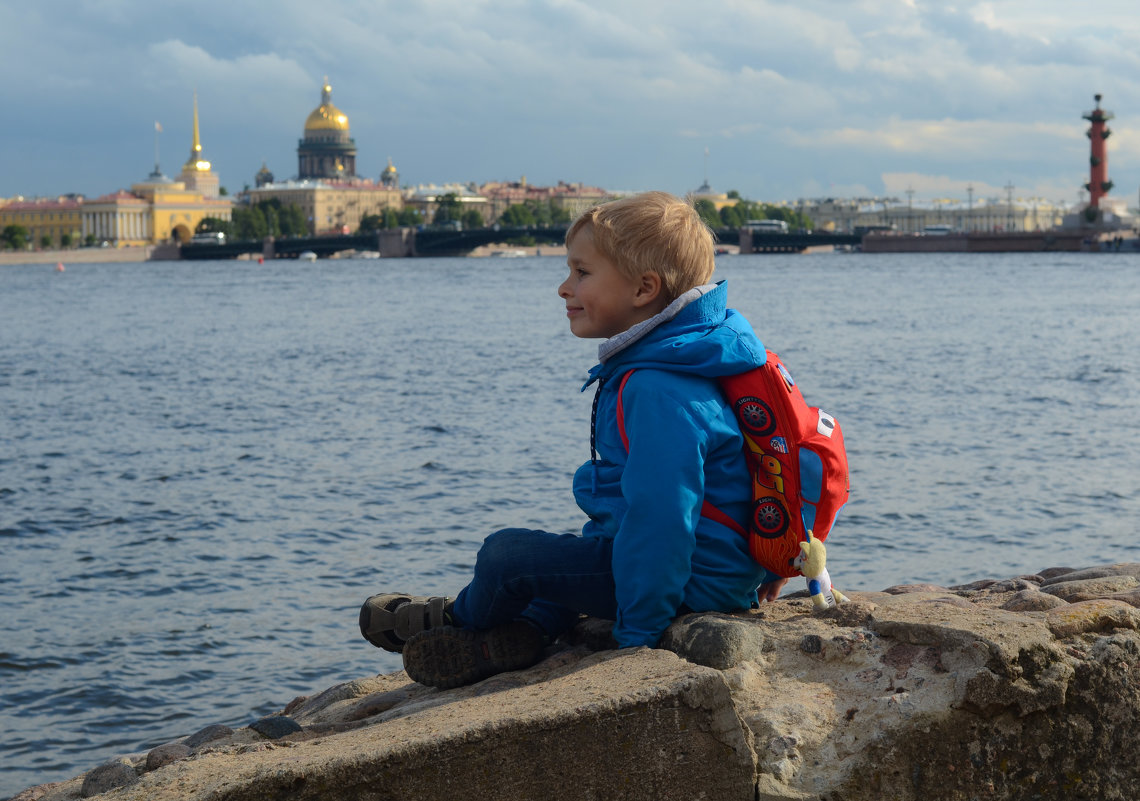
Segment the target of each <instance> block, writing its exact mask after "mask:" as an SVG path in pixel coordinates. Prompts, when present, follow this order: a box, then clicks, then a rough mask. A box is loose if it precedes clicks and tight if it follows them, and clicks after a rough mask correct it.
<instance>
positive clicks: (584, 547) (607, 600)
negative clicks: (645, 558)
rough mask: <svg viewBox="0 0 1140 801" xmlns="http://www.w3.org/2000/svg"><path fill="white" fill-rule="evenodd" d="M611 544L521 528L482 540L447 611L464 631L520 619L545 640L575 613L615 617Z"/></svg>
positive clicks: (570, 623) (570, 622)
mask: <svg viewBox="0 0 1140 801" xmlns="http://www.w3.org/2000/svg"><path fill="white" fill-rule="evenodd" d="M612 556H613V542H612V541H611V540H606V539H601V538H598V537H579V536H576V535H574V534H551V533H549V532H546V531H532V530H530V529H523V528H506V529H503V530H502V531H496V532H495V533H494V534H492V535H491V536H489V537H487V539H485V540H484V541H483V547H481V548H480V549H479V555H478V557H476V559H475V575H474V577H473V578H472V579H471V583H470V584H468V585H467V586H466V587H464V588H463V589H462V590H461V591H460V592H459V595H458V596H457V597H456V599H455V605H454V607H453V609H452V613H453V614H454V615H455V617H456V618H457V622H459V623H462V624H463V625H464V626H465V627H466V628H472V629H489V628H493V627H494V626H498V625H501V624H503V623H509V622H510V621H512V620H515V619H517V618H520V617H521V618H525V619H526V620H529V621H530V622H532V623H534V624H535V625H537V626H538V627H539V628H540V629H542V630H543V631H544V632H545V633H546V634H547V635H549V636H550V637H552V638H553V637H557V636H558V635H559V634H561V633H562V632H564V631H566V630H568V629H569V628H571V627H572V626H573V625H574V624H575V622H577V620H578V615H579V613H582V614H586V615H589V616H590V617H599V618H603V619H605V620H613V619H614V618H616V616H617V599H616V596H615V592H614V574H613V567H612V565H611V559H612Z"/></svg>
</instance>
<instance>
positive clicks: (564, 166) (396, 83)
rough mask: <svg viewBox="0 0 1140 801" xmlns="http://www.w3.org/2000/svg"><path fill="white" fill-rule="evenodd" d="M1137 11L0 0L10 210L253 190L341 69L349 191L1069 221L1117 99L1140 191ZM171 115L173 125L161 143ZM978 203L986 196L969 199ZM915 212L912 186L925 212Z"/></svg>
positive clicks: (636, 1) (911, 2)
mask: <svg viewBox="0 0 1140 801" xmlns="http://www.w3.org/2000/svg"><path fill="white" fill-rule="evenodd" d="M1134 9H1135V0H1101V2H1098V3H1095V4H1091V3H1090V4H1085V3H1075V2H1072V0H990V2H978V3H971V2H966V3H961V4H958V3H952V2H951V3H947V2H933V1H931V2H924V1H923V0H794V1H791V2H784V1H783V0H709V1H708V2H701V3H694V2H673V0H534V1H533V2H527V1H526V0H400V1H399V2H394V1H393V2H389V0H367V1H366V0H272V2H263V0H225V2H223V0H196V2H193V3H183V2H179V3H173V2H169V0H35V1H34V2H29V0H0V75H3V76H4V78H5V80H3V81H0V108H3V110H4V111H3V116H4V124H3V125H0V198H4V197H13V196H16V195H22V196H25V197H36V196H53V195H58V194H63V193H69V192H78V193H82V194H85V195H87V196H88V197H94V196H98V195H100V194H105V193H108V192H113V191H115V190H117V189H119V188H129V186H130V185H131V184H132V183H135V182H138V181H141V180H143V179H144V178H145V177H146V175H147V174H148V173H150V172H151V170H152V169H153V168H154V163H155V155H156V138H157V153H158V159H159V163H160V165H161V168H162V171H163V172H164V173H166V174H167V175H170V176H176V175H177V174H178V172H179V171H180V169H181V165H182V164H183V163H184V162H186V161H187V159H188V157H189V155H190V145H191V136H192V120H193V97H194V92H195V91H197V96H198V108H199V117H200V126H201V140H202V147H203V153H204V156H205V158H206V159H208V160H209V161H211V162H212V164H213V168H214V171H215V172H217V173H218V174H219V176H220V179H221V183H222V185H223V186H225V187H226V188H227V189H228V190H229V191H230V192H231V194H232V193H236V192H238V191H240V190H241V189H242V188H243V187H244V186H246V185H249V184H253V182H254V174H255V173H256V172H257V171H258V169H260V167H261V166H262V164H263V163H264V164H266V165H267V166H268V167H269V169H270V170H271V171H272V172H273V173H274V174H275V176H276V177H277V178H278V179H279V180H281V179H287V178H290V177H293V176H295V175H296V173H297V154H296V148H297V144H298V140H299V139H300V138H301V136H302V133H303V127H304V121H305V118H306V117H307V116H308V114H309V112H310V111H312V110H313V109H314V108H316V107H317V106H318V105H319V103H320V94H321V86H322V83H323V80H324V77H325V76H328V80H329V83H330V85H331V86H332V100H333V103H334V104H335V105H336V106H337V107H338V108H340V110H341V111H343V112H344V113H345V114H347V115H348V118H349V123H350V126H351V133H352V137H353V139H354V140H355V143H356V147H357V151H358V152H357V161H356V166H357V173H358V174H360V175H362V176H364V177H368V178H372V179H374V180H375V179H377V178H378V177H379V175H380V171H381V170H383V169H384V167H385V166H386V164H387V160H388V159H389V158H390V159H391V160H392V162H393V164H394V165H395V166H396V168H397V169H398V170H399V173H400V181H401V183H402V184H405V185H409V186H415V185H420V184H444V183H451V182H456V183H465V184H466V183H476V184H481V183H484V182H487V181H518V180H520V179H521V178H522V177H523V176H525V177H526V179H527V181H528V182H530V183H532V184H537V185H549V184H555V183H557V182H558V181H566V182H581V183H584V184H586V185H589V186H600V187H602V188H605V189H609V190H614V191H634V190H647V189H663V190H666V191H670V192H674V193H676V194H685V193H687V192H691V191H693V190H696V189H697V188H698V187H699V186H700V185H701V184H702V183H703V182H704V181H706V180H707V181H708V183H709V184H710V185H711V186H712V188H713V189H714V190H716V191H720V192H724V191H727V190H730V189H735V190H736V191H738V192H739V193H740V194H741V195H742V196H743V197H745V198H749V199H752V200H758V201H765V202H775V201H795V200H798V199H804V198H826V197H834V198H856V197H866V198H873V197H874V198H881V197H897V198H901V199H903V200H904V201H905V200H906V198H907V197H908V196H909V197H910V198H912V199H913V200H914V201H922V200H934V199H942V198H950V199H960V200H962V201H965V200H966V198H967V197H968V196H970V197H973V198H974V199H975V200H978V199H982V198H988V197H993V198H998V197H1000V198H1002V199H1004V198H1005V197H1006V196H1007V194H1010V193H1012V194H1013V195H1014V196H1015V197H1018V198H1044V199H1047V200H1052V201H1054V202H1061V203H1065V204H1076V203H1077V202H1078V201H1079V200H1080V190H1081V187H1082V185H1083V184H1084V183H1085V182H1086V181H1087V180H1088V159H1089V144H1088V139H1087V138H1086V136H1085V131H1086V129H1087V128H1088V123H1087V122H1086V121H1085V120H1083V119H1082V115H1083V114H1084V113H1086V112H1088V111H1090V110H1091V109H1092V108H1093V107H1094V105H1095V101H1094V95H1095V94H1097V93H1100V94H1102V95H1103V101H1102V106H1103V107H1104V108H1105V109H1107V110H1109V111H1112V112H1113V113H1114V114H1115V119H1114V120H1113V121H1112V122H1111V123H1110V127H1111V128H1112V130H1113V135H1112V136H1111V137H1110V138H1109V140H1108V171H1109V177H1110V178H1111V179H1112V180H1113V181H1114V182H1115V189H1114V190H1113V192H1112V194H1113V195H1114V196H1117V197H1124V198H1126V199H1128V204H1129V206H1130V207H1135V206H1136V205H1137V196H1138V193H1140V47H1137V42H1140V14H1138V13H1137V12H1136V11H1135V10H1134ZM155 122H159V123H160V124H161V127H162V132H161V133H158V134H157V137H156V131H155ZM971 187H972V192H971V191H970V188H971ZM908 193H909V195H908Z"/></svg>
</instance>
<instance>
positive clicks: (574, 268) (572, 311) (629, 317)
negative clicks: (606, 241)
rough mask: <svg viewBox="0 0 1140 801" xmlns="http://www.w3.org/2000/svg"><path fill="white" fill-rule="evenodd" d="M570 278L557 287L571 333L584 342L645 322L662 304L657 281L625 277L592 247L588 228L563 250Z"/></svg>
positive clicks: (602, 337) (652, 276) (608, 336)
mask: <svg viewBox="0 0 1140 801" xmlns="http://www.w3.org/2000/svg"><path fill="white" fill-rule="evenodd" d="M566 264H567V265H569V267H570V276H569V277H568V278H567V279H566V280H565V281H563V282H562V284H561V285H560V286H559V287H558V297H560V298H562V299H563V300H564V301H566V316H567V317H568V318H569V319H570V331H571V333H573V334H574V336H576V337H582V338H583V339H609V338H610V337H612V336H615V335H617V334H620V333H621V332H622V331H625V330H627V329H629V328H630V327H632V326H633V325H635V324H637V323H640V322H641V321H642V320H648V319H649V318H650V317H652V316H653V315H654V314H656V313H657V312H659V311H660V310H661V308H662V307H663V306H664V305H665V304H664V303H662V302H660V294H661V293H660V279H658V278H657V276H656V275H654V274H652V273H650V274H649V276H651V279H652V280H650V281H649V282H648V283H649V284H650V285H651V286H650V287H647V285H646V283H647V282H646V281H645V280H644V279H643V280H641V281H637V280H634V279H631V278H627V277H626V276H625V275H623V274H622V273H621V272H619V271H618V268H617V267H615V266H614V263H613V262H611V261H610V260H609V259H607V258H606V257H605V256H604V255H602V254H601V253H600V252H599V251H598V249H597V248H596V247H594V238H593V236H591V234H590V231H589V230H588V229H583V230H582V231H579V232H578V234H577V235H576V236H575V237H574V238H573V239H572V240H570V243H569V244H568V245H567V248H566Z"/></svg>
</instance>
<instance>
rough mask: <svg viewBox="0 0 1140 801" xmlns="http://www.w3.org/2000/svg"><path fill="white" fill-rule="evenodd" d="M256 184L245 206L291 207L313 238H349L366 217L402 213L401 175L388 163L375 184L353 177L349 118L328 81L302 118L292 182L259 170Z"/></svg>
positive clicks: (354, 157) (353, 167)
mask: <svg viewBox="0 0 1140 801" xmlns="http://www.w3.org/2000/svg"><path fill="white" fill-rule="evenodd" d="M254 183H255V186H254V187H253V188H252V189H249V190H247V192H246V193H245V194H246V196H247V197H248V199H249V202H251V203H261V202H263V201H267V200H273V199H276V200H277V201H278V202H280V203H282V204H283V205H289V204H292V205H295V206H297V207H299V208H300V209H301V212H302V214H303V215H304V216H305V219H306V220H308V222H309V231H310V233H313V234H330V233H336V234H343V233H350V232H352V231H355V230H357V229H358V228H359V227H360V223H361V220H363V219H364V218H365V217H367V216H370V215H382V214H383V213H384V212H385V210H387V209H391V210H393V211H397V212H398V211H400V210H401V209H402V208H403V207H404V204H403V198H402V195H401V192H400V174H399V173H398V172H397V171H396V168H395V167H394V166H393V165H392V160H391V159H389V160H388V165H387V166H386V167H385V168H384V170H383V171H382V172H381V174H380V180H379V181H373V180H372V179H370V178H363V177H361V176H359V175H357V174H356V142H355V141H353V139H352V136H351V135H350V132H349V127H348V115H346V114H345V113H344V112H343V111H341V110H340V109H339V108H337V107H336V106H334V105H333V102H332V86H330V85H329V80H328V78H327V77H326V78H325V80H324V83H323V84H322V85H321V104H320V105H319V106H317V107H316V108H315V109H313V110H312V111H311V112H310V113H309V116H308V117H307V118H305V129H304V133H303V135H302V137H301V140H300V142H298V144H297V176H296V178H295V179H293V180H286V181H276V180H274V177H273V173H272V172H271V171H270V170H269V168H268V167H267V166H266V165H265V164H262V165H261V169H260V170H259V171H258V172H257V175H256V176H254Z"/></svg>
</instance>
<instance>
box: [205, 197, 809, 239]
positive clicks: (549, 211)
mask: <svg viewBox="0 0 1140 801" xmlns="http://www.w3.org/2000/svg"><path fill="white" fill-rule="evenodd" d="M728 197H729V198H730V199H734V200H736V203H734V204H733V205H728V206H724V207H723V208H721V209H719V210H718V209H717V207H716V205H715V204H714V203H713V202H712V201H711V200H708V199H707V198H700V199H698V200H697V201H696V202H695V203H694V204H693V205H694V207H695V208H696V210H697V213H698V214H699V215H700V216H701V219H702V220H704V221H705V223H706V224H707V225H708V226H709V227H710V228H713V229H717V228H740V227H741V226H743V225H744V224H745V223H747V222H748V221H749V220H765V219H766V220H783V221H784V222H786V223H787V224H788V227H789V228H791V229H793V230H796V229H803V230H810V229H811V228H812V227H813V223H812V221H811V219H810V218H809V217H807V216H806V215H804V214H801V213H800V212H798V211H795V210H793V209H789V208H787V207H785V206H774V205H772V204H770V203H755V202H753V201H751V200H744V199H743V198H741V197H740V195H739V193H737V192H736V191H731V192H729V193H728ZM571 221H572V216H571V214H570V211H569V210H567V209H565V208H563V207H561V206H557V205H555V204H554V203H552V202H551V201H549V200H528V201H525V202H523V203H516V204H514V205H511V206H509V207H508V208H507V209H506V210H505V211H504V212H503V213H502V214H501V215H500V216H499V219H498V224H499V225H502V226H503V227H505V228H533V227H536V226H537V227H545V226H549V225H565V224H568V223H570V222H571ZM420 225H438V226H455V227H461V228H467V229H470V228H483V227H484V226H485V225H486V222H485V220H484V219H483V214H482V212H480V211H479V210H478V209H465V208H464V204H463V202H462V201H460V199H459V196H458V195H456V194H455V193H448V194H446V195H444V196H442V197H441V198H440V199H439V201H438V202H437V205H436V209H435V213H434V214H433V215H432V216H431V219H430V220H429V219H427V218H425V216H424V215H423V214H422V213H421V212H420V211H419V210H418V209H413V208H410V207H405V208H403V209H401V210H400V211H396V210H394V209H384V210H383V211H382V212H380V213H378V214H366V215H365V216H364V217H363V218H361V220H360V226H359V228H358V229H357V231H356V233H371V232H374V231H379V230H384V229H392V228H404V227H416V226H420ZM219 231H220V232H221V233H224V234H225V235H226V236H227V237H229V238H233V239H264V238H265V237H267V236H275V237H277V236H286V237H300V236H307V235H308V234H309V224H308V221H307V220H306V218H305V215H304V212H302V211H301V208H300V207H299V206H297V205H296V204H292V203H291V204H289V205H283V204H282V203H281V201H280V200H278V199H276V198H272V199H270V200H262V201H260V202H259V203H257V204H255V205H252V206H235V207H234V208H233V211H232V219H230V220H220V219H217V218H215V217H207V218H206V219H204V220H202V222H201V223H199V224H198V227H197V229H196V233H214V232H219Z"/></svg>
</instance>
